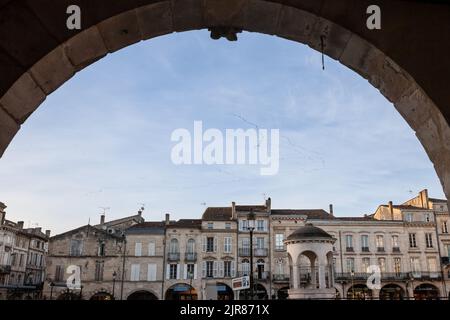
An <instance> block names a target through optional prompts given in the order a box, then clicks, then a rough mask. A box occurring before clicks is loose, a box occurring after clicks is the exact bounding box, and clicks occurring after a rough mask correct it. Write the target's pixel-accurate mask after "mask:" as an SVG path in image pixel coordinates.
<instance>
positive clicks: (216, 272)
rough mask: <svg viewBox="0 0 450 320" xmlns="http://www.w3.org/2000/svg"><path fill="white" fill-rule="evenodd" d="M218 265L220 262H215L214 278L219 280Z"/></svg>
mask: <svg viewBox="0 0 450 320" xmlns="http://www.w3.org/2000/svg"><path fill="white" fill-rule="evenodd" d="M217 265H218V261H214V262H213V277H214V278H217V276H218V270H217V267H218V266H217Z"/></svg>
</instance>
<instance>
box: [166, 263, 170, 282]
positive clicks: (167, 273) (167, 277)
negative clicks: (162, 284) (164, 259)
mask: <svg viewBox="0 0 450 320" xmlns="http://www.w3.org/2000/svg"><path fill="white" fill-rule="evenodd" d="M166 279H167V280H169V279H170V264H168V265H167V267H166Z"/></svg>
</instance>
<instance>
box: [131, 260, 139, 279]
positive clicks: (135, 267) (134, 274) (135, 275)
mask: <svg viewBox="0 0 450 320" xmlns="http://www.w3.org/2000/svg"><path fill="white" fill-rule="evenodd" d="M140 273H141V266H140V265H139V264H132V265H131V277H130V280H131V281H139V274H140Z"/></svg>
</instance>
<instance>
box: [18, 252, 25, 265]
mask: <svg viewBox="0 0 450 320" xmlns="http://www.w3.org/2000/svg"><path fill="white" fill-rule="evenodd" d="M23 257H24V255H23V254H20V256H19V267H23Z"/></svg>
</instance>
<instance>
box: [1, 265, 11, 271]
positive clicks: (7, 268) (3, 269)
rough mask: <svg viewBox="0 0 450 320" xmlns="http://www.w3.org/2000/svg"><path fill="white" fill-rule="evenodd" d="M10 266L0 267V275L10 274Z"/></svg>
mask: <svg viewBox="0 0 450 320" xmlns="http://www.w3.org/2000/svg"><path fill="white" fill-rule="evenodd" d="M10 272H11V266H10V265H0V273H10Z"/></svg>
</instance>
